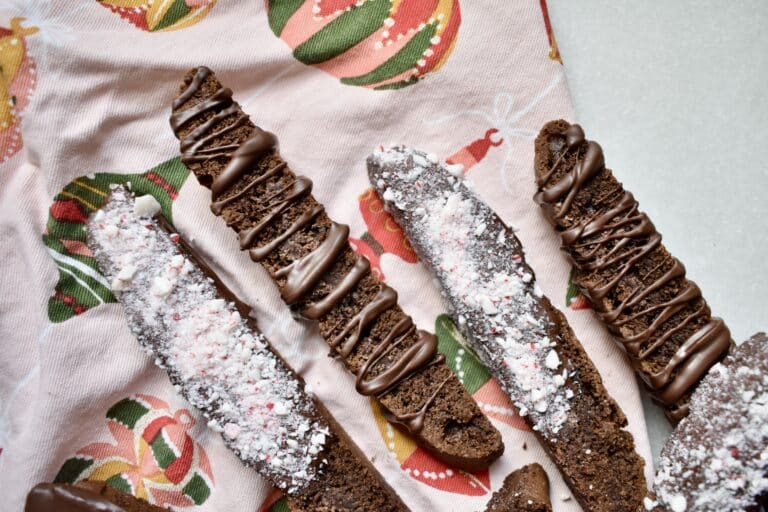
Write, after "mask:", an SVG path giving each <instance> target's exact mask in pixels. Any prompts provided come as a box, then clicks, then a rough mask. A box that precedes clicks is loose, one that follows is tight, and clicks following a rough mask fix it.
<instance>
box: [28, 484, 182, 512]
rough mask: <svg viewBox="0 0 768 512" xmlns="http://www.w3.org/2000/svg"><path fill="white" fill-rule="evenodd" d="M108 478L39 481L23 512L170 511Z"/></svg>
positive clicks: (30, 492)
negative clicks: (120, 488)
mask: <svg viewBox="0 0 768 512" xmlns="http://www.w3.org/2000/svg"><path fill="white" fill-rule="evenodd" d="M170 510H171V509H169V508H164V507H157V506H155V505H152V504H151V503H149V502H147V501H145V500H142V499H139V498H136V497H135V496H132V495H130V494H128V493H125V492H122V491H118V490H117V489H114V488H112V487H109V486H108V485H107V484H106V482H97V481H83V482H78V483H77V484H75V485H70V484H48V483H40V484H37V485H36V486H34V487H33V488H32V489H31V490H30V491H29V494H27V502H26V504H25V505H24V512H170Z"/></svg>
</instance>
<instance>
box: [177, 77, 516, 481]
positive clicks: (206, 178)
mask: <svg viewBox="0 0 768 512" xmlns="http://www.w3.org/2000/svg"><path fill="white" fill-rule="evenodd" d="M231 96H232V91H231V90H229V89H225V88H223V87H222V85H221V84H220V83H219V81H218V80H217V79H216V77H215V76H214V75H213V73H212V72H211V71H210V70H209V69H207V68H198V69H196V70H192V71H190V73H188V75H187V76H186V78H185V80H184V82H183V84H182V86H181V88H180V91H179V95H178V97H177V99H176V100H175V101H174V104H173V113H172V116H171V125H172V127H173V129H174V132H175V133H176V135H177V137H178V138H179V139H180V141H181V151H182V160H183V161H184V163H185V164H186V165H187V166H188V167H189V169H190V170H191V171H192V172H193V173H194V174H195V176H196V177H197V178H198V180H199V182H200V183H201V184H202V185H204V186H207V187H209V188H210V189H211V192H212V201H213V203H212V205H211V209H212V210H213V212H214V213H215V214H216V215H219V216H221V217H222V219H224V220H225V221H226V223H227V225H228V226H230V227H231V228H232V229H233V230H235V231H236V232H237V233H239V238H240V243H241V247H242V249H243V250H247V251H248V252H249V254H250V256H251V259H253V260H254V261H257V262H260V263H261V264H262V265H263V267H264V268H265V269H266V270H267V271H268V272H269V273H270V275H271V276H272V277H273V279H274V281H275V283H276V284H277V286H278V288H279V289H280V292H281V295H282V297H283V299H284V300H285V302H286V304H288V305H289V306H291V308H292V309H293V310H294V311H295V312H296V313H297V314H298V315H300V316H302V317H303V318H305V319H309V320H316V321H318V322H319V328H320V333H321V335H322V336H323V337H324V338H325V340H326V341H327V342H328V344H329V345H330V346H331V347H332V348H333V352H335V353H336V354H337V355H338V356H339V357H340V358H341V359H342V360H343V361H344V363H345V365H346V367H347V369H348V370H349V371H350V372H352V373H353V374H355V375H356V378H357V382H356V387H357V390H358V392H360V393H361V394H364V395H367V396H371V397H375V398H376V399H377V400H378V402H379V403H380V404H381V405H382V407H383V409H384V410H385V411H386V414H387V417H388V419H389V421H390V422H393V423H395V424H397V425H399V426H401V427H402V428H404V429H405V430H406V431H407V432H409V433H410V434H411V435H412V436H413V438H414V439H415V441H416V442H417V443H418V444H419V445H421V446H422V447H423V448H425V449H427V450H428V451H430V452H431V453H433V454H434V455H435V456H436V457H438V458H440V459H442V460H443V461H444V462H446V463H448V464H451V465H453V466H456V467H458V468H461V469H465V470H469V471H476V470H479V469H483V468H485V467H487V466H488V465H489V464H490V463H491V462H492V461H493V460H495V459H496V458H498V457H499V456H500V455H501V453H502V452H503V448H504V447H503V444H502V440H501V435H500V434H499V432H498V431H497V430H496V428H495V427H494V426H493V425H492V424H491V423H490V421H489V420H488V419H487V418H486V417H485V416H484V415H483V413H482V412H481V411H480V409H479V407H478V406H477V404H476V403H475V402H474V400H473V399H472V397H471V396H470V395H469V393H467V391H466V390H465V389H464V387H463V386H462V384H461V383H460V382H459V380H458V379H457V378H456V377H455V376H454V375H453V373H452V372H451V370H450V369H449V368H448V366H447V365H446V364H445V362H444V358H443V356H442V355H440V354H438V353H437V340H436V338H435V336H433V335H432V334H430V333H427V332H424V331H421V330H418V329H417V328H416V327H415V325H414V324H413V321H412V320H411V319H410V317H408V316H407V315H406V314H405V313H404V312H403V311H402V310H401V309H400V307H399V306H398V305H397V293H396V292H395V291H394V290H393V289H392V288H390V287H389V286H387V285H386V284H384V283H382V282H381V281H379V280H378V279H377V278H376V277H375V275H374V274H373V273H372V272H371V271H370V264H369V262H368V261H367V260H366V259H365V258H364V257H362V256H360V255H358V254H356V253H355V252H354V251H353V250H352V249H351V248H350V246H349V243H348V241H347V236H348V233H349V228H348V227H347V226H344V225H341V224H337V223H335V222H333V221H332V220H331V219H329V218H328V216H327V215H326V213H325V211H324V209H323V207H322V206H321V205H320V204H319V203H318V202H317V201H316V200H315V198H314V197H313V196H312V194H311V189H312V183H311V181H310V180H309V179H308V178H306V177H303V176H296V175H295V174H294V173H293V172H292V171H291V170H290V168H289V167H288V165H287V164H286V162H285V161H284V160H283V158H282V157H281V155H280V153H279V151H278V149H277V139H276V137H275V136H274V135H273V134H271V133H268V132H265V131H263V130H261V129H260V128H258V127H256V126H255V125H254V124H253V123H252V122H251V121H250V120H249V119H248V117H247V116H246V115H245V114H244V113H243V112H242V110H241V109H240V107H239V105H238V104H237V103H235V102H234V101H232V97H231Z"/></svg>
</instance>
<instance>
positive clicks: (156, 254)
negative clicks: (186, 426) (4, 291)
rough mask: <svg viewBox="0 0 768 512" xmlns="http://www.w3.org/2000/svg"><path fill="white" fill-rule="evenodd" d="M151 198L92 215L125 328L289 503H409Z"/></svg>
mask: <svg viewBox="0 0 768 512" xmlns="http://www.w3.org/2000/svg"><path fill="white" fill-rule="evenodd" d="M152 202H153V200H152V198H151V197H150V196H143V197H141V198H138V199H134V198H133V197H132V196H131V194H130V193H129V192H128V191H127V190H125V189H123V188H117V189H115V190H114V191H113V192H112V194H111V196H110V198H109V200H108V201H107V203H106V204H105V205H104V207H103V208H102V209H100V210H98V211H97V212H96V213H95V214H94V215H92V216H91V218H90V219H89V221H88V224H87V242H88V246H89V248H90V249H91V250H92V251H93V254H94V258H95V259H96V261H97V262H98V264H99V267H100V269H101V270H102V271H103V273H104V275H105V277H106V278H107V279H108V280H109V281H110V283H111V288H112V290H113V291H114V292H115V294H116V296H117V297H118V298H119V300H120V302H121V303H122V304H123V307H124V311H125V315H126V319H127V322H128V326H129V328H130V329H131V331H132V332H133V334H134V335H135V336H136V337H137V339H138V340H139V342H140V344H141V345H142V347H143V348H145V350H147V351H148V352H149V353H150V354H151V355H152V356H154V357H155V358H156V359H155V361H156V363H157V364H158V365H159V366H161V367H162V368H165V369H166V371H167V372H168V374H169V376H170V379H171V382H172V383H173V384H174V385H175V386H176V387H177V389H178V390H179V391H180V393H181V394H182V395H183V396H184V397H185V398H186V399H187V400H188V401H189V402H190V404H191V405H193V406H194V407H195V408H197V409H198V410H200V411H201V412H202V413H203V415H204V416H205V417H206V418H207V419H208V426H209V427H210V428H211V429H213V430H214V431H217V432H219V433H221V436H222V438H223V440H224V442H225V444H226V445H227V446H228V447H229V448H230V449H231V450H232V451H234V452H235V454H237V456H238V457H239V458H240V459H241V460H242V461H243V463H244V464H246V465H247V466H250V467H253V468H255V469H256V470H257V472H258V473H259V474H261V475H262V476H264V477H265V478H266V479H267V480H268V481H269V482H270V483H272V484H273V485H275V486H276V487H278V488H280V489H281V490H282V491H283V492H285V493H286V494H287V498H288V504H289V507H290V508H291V510H295V511H310V510H339V511H341V510H348V511H357V510H374V509H375V510H387V511H391V512H399V511H404V510H407V508H406V507H405V506H404V505H403V504H402V502H401V501H400V499H399V498H398V497H397V496H396V495H395V494H394V492H393V491H392V490H391V489H390V488H389V486H388V485H387V484H386V483H385V482H383V481H382V480H381V478H380V477H379V475H378V474H377V473H376V472H375V470H374V469H373V467H372V466H370V464H369V463H368V461H367V460H366V459H365V458H364V457H363V456H362V454H360V453H359V451H358V450H357V448H356V447H355V446H354V445H353V444H352V443H351V442H350V441H349V440H348V439H347V438H346V437H345V436H344V434H343V432H342V431H341V430H340V429H339V428H338V426H337V425H336V424H335V423H334V422H333V420H332V418H330V417H329V416H328V414H327V412H326V411H325V410H324V409H323V408H322V407H321V406H320V404H319V403H317V402H316V401H315V400H314V399H313V398H312V397H311V396H310V395H309V394H308V393H307V391H306V390H305V386H304V383H303V382H302V381H301V379H300V378H299V377H298V376H297V375H296V374H294V373H293V371H292V370H291V369H290V368H288V366H287V365H286V364H285V363H284V361H282V360H281V359H280V358H279V357H278V356H277V355H276V354H275V353H274V352H273V351H272V350H271V348H270V345H269V343H268V341H267V340H266V338H264V336H263V335H261V334H260V333H259V332H258V330H257V329H256V326H255V322H253V320H252V319H250V318H249V317H248V312H249V308H248V307H247V306H246V305H245V304H243V303H241V302H239V301H238V300H237V299H236V298H235V297H234V296H233V295H232V294H231V292H229V291H228V290H226V288H224V286H223V284H222V283H221V281H220V280H219V279H218V278H217V277H216V276H215V275H214V274H212V271H211V270H210V268H208V267H207V266H205V265H204V263H203V262H201V261H199V260H198V259H197V256H196V255H195V254H193V253H192V252H191V251H190V249H189V248H188V247H189V246H187V245H185V244H184V242H183V240H181V239H180V238H179V236H178V235H177V234H174V233H171V232H168V231H167V230H165V229H163V227H162V224H161V222H160V221H159V220H156V219H152V218H150V217H149V214H151V213H152V209H151V207H148V206H147V204H150V205H151V204H152ZM154 204H155V205H156V206H157V207H159V205H157V203H156V202H154ZM349 474H354V475H355V479H353V480H350V481H347V475H349Z"/></svg>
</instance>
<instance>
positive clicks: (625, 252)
mask: <svg viewBox="0 0 768 512" xmlns="http://www.w3.org/2000/svg"><path fill="white" fill-rule="evenodd" d="M535 173H536V183H537V184H538V187H539V192H538V193H537V194H536V196H535V200H536V202H538V203H539V204H540V205H541V206H542V207H543V209H544V212H545V214H546V216H547V218H548V219H549V221H550V222H551V223H552V224H553V225H554V227H555V229H556V230H557V231H558V232H559V233H560V236H561V238H562V241H563V250H564V251H566V253H567V254H568V255H569V256H570V258H571V260H572V261H573V264H574V267H575V272H574V282H575V283H576V285H577V286H578V287H579V288H580V289H581V291H582V293H583V294H584V295H585V296H586V297H587V299H588V300H589V301H590V302H591V304H592V307H593V308H594V309H595V311H596V312H597V313H598V314H599V315H600V318H601V319H602V320H603V322H604V323H605V325H606V326H607V327H608V329H609V330H610V331H611V332H612V333H613V334H614V335H615V336H616V337H618V338H619V340H620V341H621V343H622V345H623V347H624V349H625V351H626V353H627V354H628V355H629V359H630V361H631V363H632V365H633V367H634V368H635V371H636V372H637V373H638V375H639V376H640V378H641V379H642V380H643V382H644V383H645V385H646V387H647V388H648V390H649V391H650V394H651V396H652V397H653V399H654V400H655V401H656V402H657V403H659V404H660V405H661V406H662V407H664V408H665V410H666V414H667V417H668V418H669V419H670V420H671V421H673V422H676V421H679V420H680V419H681V418H683V417H684V416H685V415H686V414H687V411H688V399H689V397H690V394H691V392H692V391H693V390H694V389H695V388H696V385H697V384H698V382H699V380H700V379H701V378H702V377H703V376H704V375H705V374H706V373H707V370H709V368H710V367H711V366H712V365H714V364H715V363H716V362H718V361H719V360H720V359H722V358H723V357H724V356H725V355H726V353H727V352H728V350H729V348H730V346H731V345H732V344H733V342H732V341H731V335H730V332H729V330H728V328H727V327H726V326H725V324H724V323H723V321H722V320H721V319H719V318H715V317H712V315H711V314H710V310H709V306H708V305H707V303H706V301H705V300H704V298H703V297H702V295H701V290H700V289H699V287H698V286H696V283H693V282H691V281H690V280H688V279H686V277H685V267H683V264H682V263H680V261H679V260H677V259H676V258H674V257H673V256H672V255H671V254H670V253H669V252H668V251H667V249H666V248H665V247H664V245H663V244H662V243H661V235H660V234H659V233H658V232H657V231H656V228H655V227H654V225H653V223H652V222H651V220H650V219H649V218H648V216H647V215H646V214H645V213H643V212H641V211H640V210H639V206H638V203H637V201H636V200H635V198H634V197H633V195H632V193H630V192H628V191H626V190H625V189H624V187H623V186H622V184H621V183H620V182H619V181H618V180H617V179H616V177H615V176H614V175H613V173H612V172H611V170H610V169H608V168H606V167H605V159H604V156H603V150H602V148H601V147H600V145H599V144H597V143H596V142H594V141H589V140H586V138H585V137H584V131H583V130H582V129H581V127H580V126H579V125H576V124H574V125H572V124H569V123H568V122H566V121H562V120H560V121H551V122H549V123H547V124H546V125H545V126H544V128H542V130H541V133H540V134H539V136H538V138H537V139H536V157H535Z"/></svg>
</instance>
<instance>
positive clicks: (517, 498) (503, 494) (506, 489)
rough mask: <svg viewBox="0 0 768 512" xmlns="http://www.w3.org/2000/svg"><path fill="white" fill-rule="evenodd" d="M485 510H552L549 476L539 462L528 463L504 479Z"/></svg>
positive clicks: (494, 511) (495, 511) (547, 511)
mask: <svg viewBox="0 0 768 512" xmlns="http://www.w3.org/2000/svg"><path fill="white" fill-rule="evenodd" d="M485 512H552V503H551V502H550V500H549V478H547V473H546V472H545V471H544V468H542V467H541V465H539V464H528V465H527V466H523V467H522V468H520V469H518V470H515V471H513V472H512V473H510V474H509V476H507V478H505V479H504V485H502V486H501V489H499V490H498V491H496V492H495V493H493V496H492V497H491V501H489V502H488V506H486V507H485Z"/></svg>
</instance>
